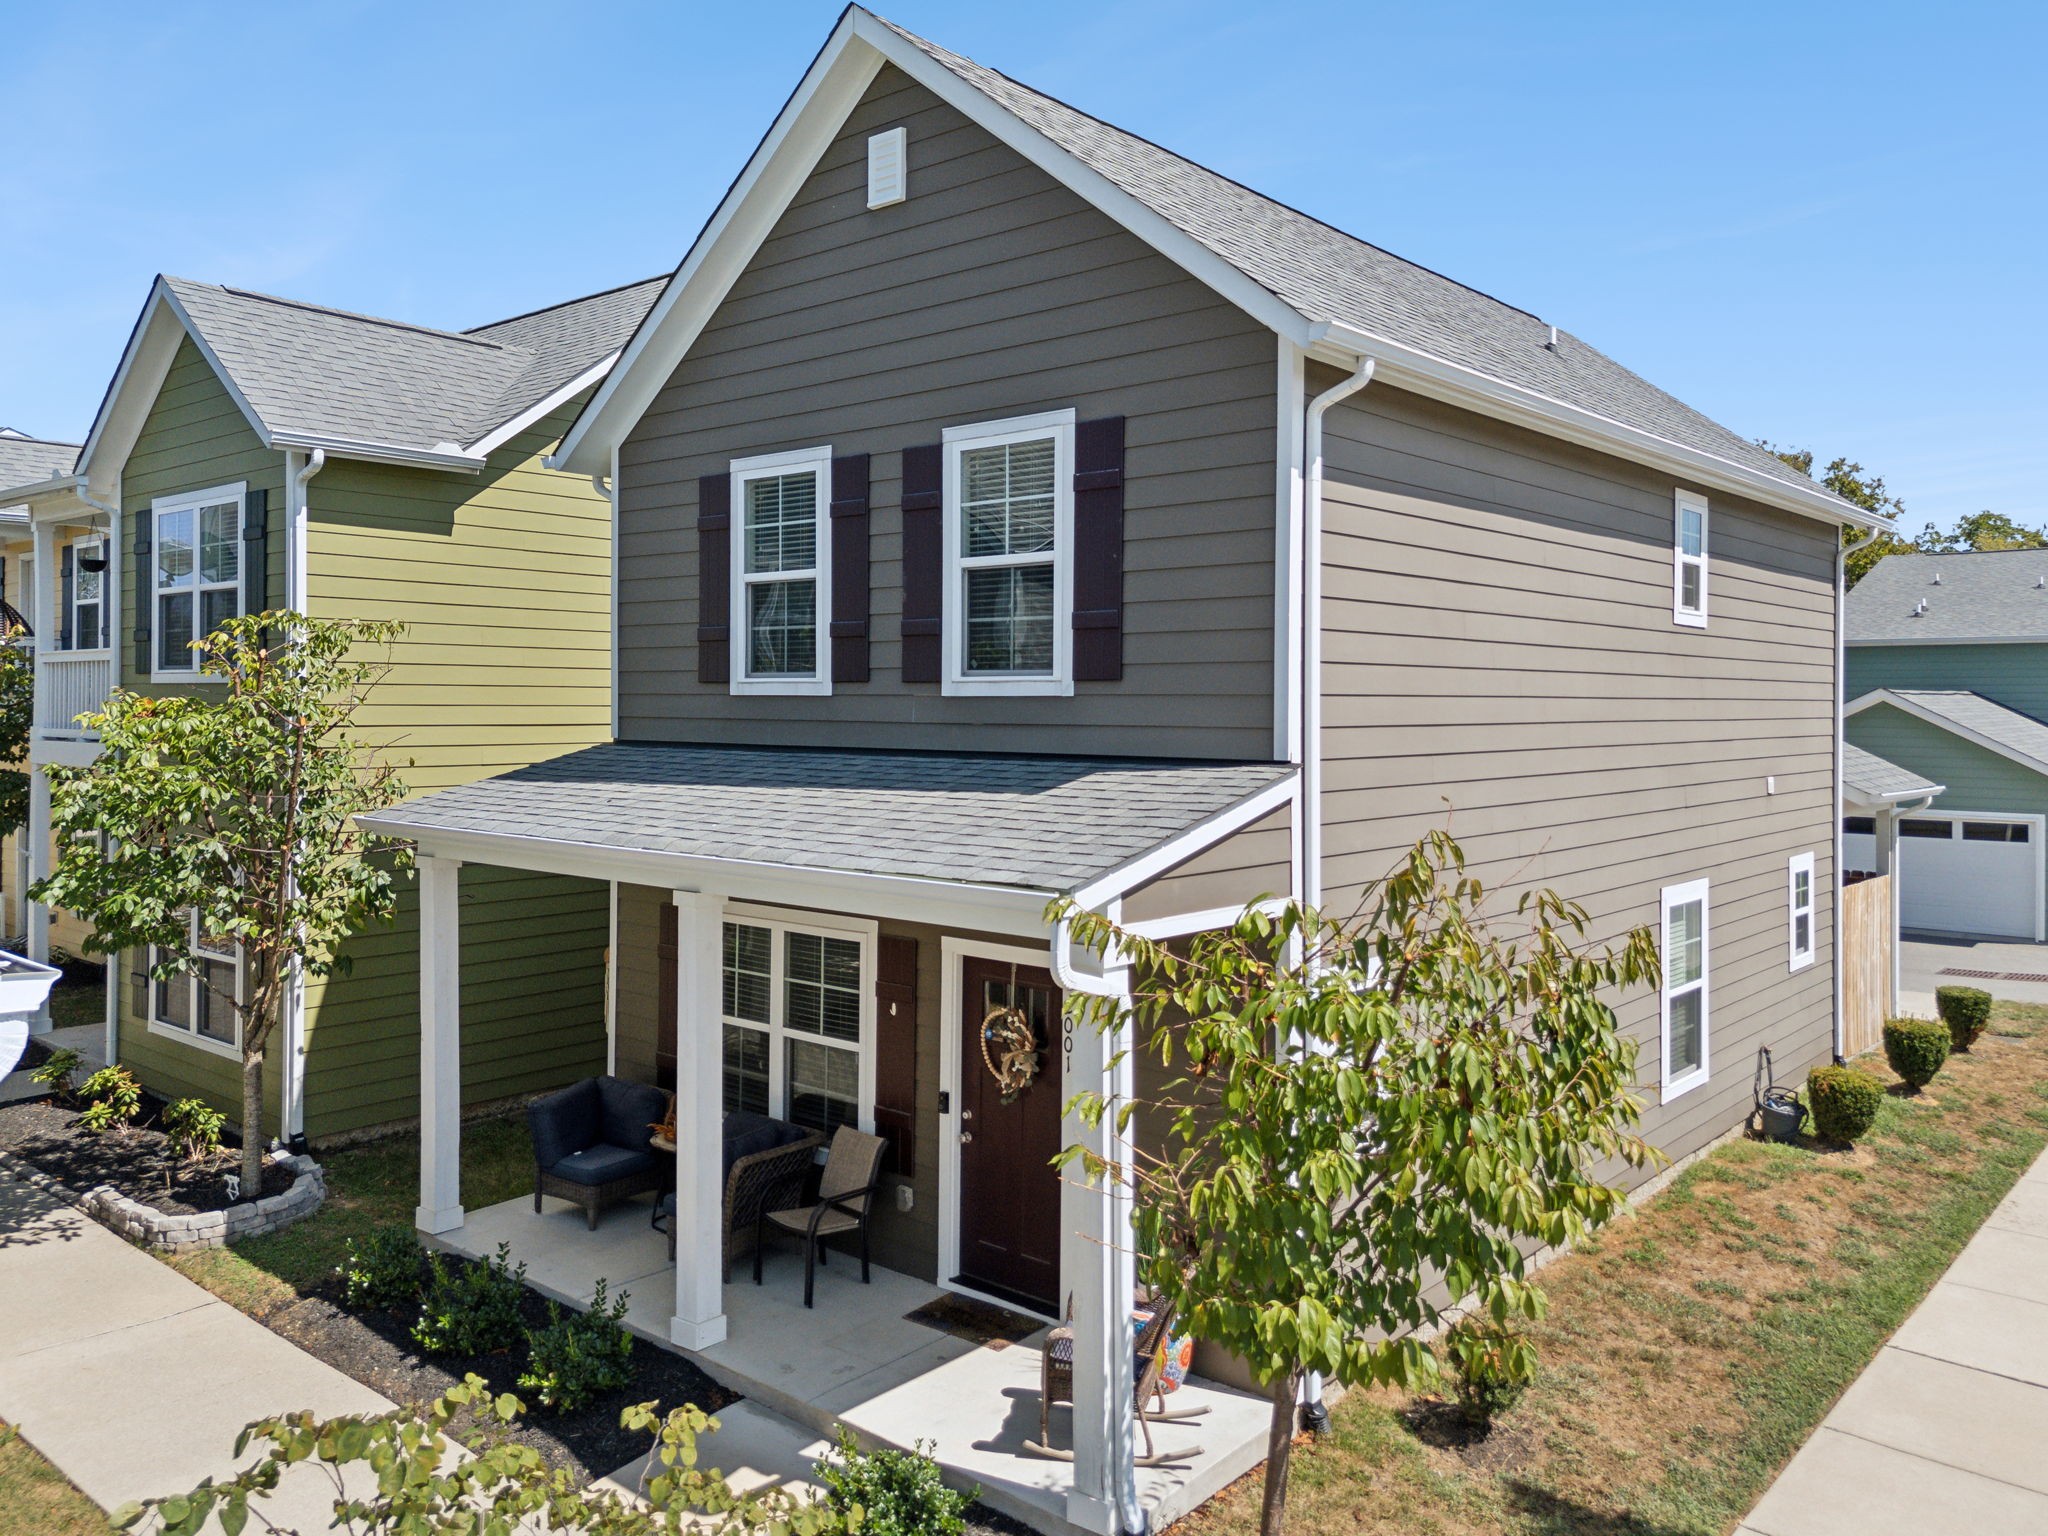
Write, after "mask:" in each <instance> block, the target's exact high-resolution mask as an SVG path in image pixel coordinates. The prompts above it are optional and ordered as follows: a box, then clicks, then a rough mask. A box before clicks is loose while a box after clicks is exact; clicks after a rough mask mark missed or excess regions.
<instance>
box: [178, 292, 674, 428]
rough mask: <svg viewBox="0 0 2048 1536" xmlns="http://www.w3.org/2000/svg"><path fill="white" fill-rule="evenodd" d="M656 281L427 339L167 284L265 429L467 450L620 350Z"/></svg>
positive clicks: (368, 322)
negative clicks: (471, 329)
mask: <svg viewBox="0 0 2048 1536" xmlns="http://www.w3.org/2000/svg"><path fill="white" fill-rule="evenodd" d="M666 281H667V279H666V278H650V279H648V280H647V281H645V282H640V283H632V284H629V285H627V286H626V287H624V288H615V289H611V290H609V291H607V292H605V293H599V294H593V295H591V296H589V297H588V298H583V299H575V300H572V301H570V302H569V303H567V304H560V305H556V306H555V307H553V308H552V309H545V310H541V311H538V312H536V313H534V314H531V315H521V316H519V317H517V318H515V319H511V320H503V321H499V322H498V323H496V324H494V325H487V326H483V327H480V328H479V329H477V330H475V331H468V332H462V331H438V330H434V329H432V328H430V327H427V326H419V325H407V324H404V323H402V322H399V321H395V320H380V319H378V318H376V317H375V316H371V315H358V314H352V313H350V312H348V311H347V310H339V309H326V308H322V307H321V306H319V305H317V304H303V303H299V302H298V301H296V300H292V299H280V298H274V297H272V296H270V295H268V294H261V293H250V292H248V291H246V290H243V289H239V288H223V287H221V286H220V285H218V284H215V283H196V282H192V281H190V280H188V279H185V278H178V277H167V278H165V279H164V282H165V285H166V286H167V287H168V288H169V289H170V291H171V292H172V294H174V295H175V296H176V298H177V300H178V302H179V304H180V305H182V306H183V308H184V310H185V312H186V313H187V314H188V315H189V316H191V319H192V323H193V325H194V326H195V327H196V328H197V329H198V331H199V333H200V335H201V336H202V337H203V338H204V340H205V342H206V345H207V346H208V347H209V348H210V349H211V350H212V352H213V354H214V356H216V357H217V358H219V359H220V363H221V366H222V367H223V368H224V369H226V371H227V373H228V375H229V377H230V379H231V380H232V381H233V383H234V386H235V388H236V389H238V390H240V391H241V394H242V397H243V398H244V399H245V400H247V401H248V402H249V406H250V408H251V409H252V410H254V411H255V413H256V414H257V416H259V417H260V418H261V419H262V421H263V423H264V425H265V426H267V427H268V428H269V429H270V430H271V431H272V432H289V433H306V434H309V435H312V436H315V437H324V438H338V439H345V440H349V441H355V442H364V443H377V444H383V445H386V446H390V447H395V448H412V449H426V450H438V451H442V452H447V451H451V450H453V449H460V448H466V447H468V446H469V445H470V444H472V443H474V442H477V441H478V440H479V439H481V438H483V437H485V436H487V435H488V434H489V433H490V431H491V430H492V429H493V428H494V427H498V426H501V425H502V424H504V423H505V422H507V421H510V420H511V419H512V418H513V417H515V416H517V415H518V414H519V413H520V412H521V411H524V410H526V409H528V408H529V407H531V406H532V405H534V404H535V403H537V402H538V401H541V400H544V399H546V398H547V396H548V395H549V394H551V393H553V392H554V391H555V390H556V389H558V388H560V387H561V386H562V385H564V384H566V383H568V382H569V381H570V380H571V379H573V378H575V377H576V376H577V375H578V374H580V373H583V372H584V371H585V370H587V369H589V368H590V367H591V366H592V365H594V364H596V363H598V362H600V361H602V360H603V359H604V358H605V357H607V356H609V355H610V354H611V353H613V352H616V351H617V350H618V349H619V348H620V347H622V346H624V345H625V343H626V339H627V338H628V337H629V336H631V335H632V334H633V330H634V327H636V326H637V325H639V323H640V320H641V317H642V316H644V315H645V314H646V313H647V310H648V307H649V306H650V305H651V304H653V302H654V299H655V296H656V295H657V294H658V293H659V292H660V291H661V287H662V284H663V283H664V282H666Z"/></svg>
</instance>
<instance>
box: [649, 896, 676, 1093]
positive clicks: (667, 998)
mask: <svg viewBox="0 0 2048 1536" xmlns="http://www.w3.org/2000/svg"><path fill="white" fill-rule="evenodd" d="M654 961H655V964H656V966H657V967H658V968H659V971H660V974H659V976H658V977H657V978H656V980H655V985H654V1081H655V1082H656V1084H658V1085H659V1086H660V1087H663V1088H666V1089H668V1090H669V1092H671V1093H673V1092H675V1086H676V908H675V903H674V902H672V901H665V902H663V903H662V904H661V933H660V936H659V938H658V940H657V941H656V943H655V946H654Z"/></svg>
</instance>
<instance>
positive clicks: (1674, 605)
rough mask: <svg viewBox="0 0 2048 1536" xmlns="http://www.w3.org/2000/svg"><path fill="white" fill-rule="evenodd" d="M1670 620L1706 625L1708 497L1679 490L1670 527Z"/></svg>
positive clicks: (1679, 622) (1697, 625)
mask: <svg viewBox="0 0 2048 1536" xmlns="http://www.w3.org/2000/svg"><path fill="white" fill-rule="evenodd" d="M1671 621H1672V622H1673V623H1674V624H1686V625H1690V626H1692V627H1693V628H1695V629H1705V628H1706V627H1707V498H1706V497H1704V496H1699V495H1695V494H1694V493H1693V492H1691V491H1680V492H1678V494H1677V497H1676V499H1675V502H1674V506H1673V512H1672V527H1671Z"/></svg>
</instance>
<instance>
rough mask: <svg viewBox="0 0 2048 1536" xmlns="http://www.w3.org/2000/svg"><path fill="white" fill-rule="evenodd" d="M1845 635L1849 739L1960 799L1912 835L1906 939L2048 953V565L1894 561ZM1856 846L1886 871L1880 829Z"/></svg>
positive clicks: (1855, 599)
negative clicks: (1975, 942) (1925, 935)
mask: <svg viewBox="0 0 2048 1536" xmlns="http://www.w3.org/2000/svg"><path fill="white" fill-rule="evenodd" d="M1846 626H1847V635H1846V640H1847V647H1848V649H1847V660H1846V666H1845V669H1844V699H1845V705H1846V707H1845V720H1844V724H1843V735H1844V737H1845V738H1846V739H1847V740H1848V741H1849V742H1851V743H1853V744H1854V745H1856V746H1858V747H1861V748H1863V749H1864V750H1865V751H1868V752H1874V753H1876V754H1877V755H1879V756H1880V757H1883V758H1886V759H1888V760H1890V761H1891V762H1893V763H1896V764H1898V765H1899V766H1900V767H1902V768H1907V769H1910V770H1912V771H1913V772H1914V773H1917V774H1920V775H1923V776H1925V777H1926V778H1927V779H1929V780H1932V781H1934V782H1936V783H1939V784H1942V785H1945V786H1946V788H1945V789H1944V791H1943V792H1942V793H1941V794H1940V795H1939V796H1937V797H1936V798H1935V800H1934V802H1933V804H1932V805H1931V806H1930V807H1929V808H1928V809H1927V810H1926V811H1925V812H1923V813H1921V814H1918V815H1915V816H1912V817H1909V818H1908V819H1906V820H1905V821H1904V822H1903V823H1902V824H1901V825H1900V827H1899V833H1900V838H1899V863H1900V890H1899V902H1900V921H1901V924H1902V926H1904V927H1905V928H1907V929H1909V930H1918V931H1921V932H1930V933H1941V934H1954V935H1960V936H1964V937H1969V938H1988V939H2020V940H2033V941H2036V942H2038V941H2041V940H2043V939H2048V910H2044V902H2043V895H2044V890H2048V881H2044V879H2043V857H2044V844H2048V723H2044V722H2048V550H2038V549H2018V550H2000V551H1997V552H1995V553H1985V554H1958V555H1893V556H1891V557H1890V558H1888V559H1886V560H1883V561H1881V562H1880V563H1879V564H1878V565H1877V566H1876V567H1874V568H1873V569H1872V570H1871V572H1870V573H1869V574H1868V575H1867V576H1865V577H1864V578H1863V580H1862V581H1861V582H1859V583H1858V584H1857V586H1856V589H1855V590H1854V591H1853V592H1852V593H1850V595H1849V601H1848V605H1847V615H1846ZM1843 833H1844V843H1843V857H1844V861H1845V866H1846V867H1848V868H1859V867H1860V868H1870V867H1872V866H1871V864H1870V862H1869V860H1870V859H1871V857H1872V856H1873V851H1872V848H1871V845H1870V843H1869V838H1870V835H1871V833H1870V828H1869V827H1868V826H1866V825H1865V824H1864V822H1863V820H1861V819H1858V818H1855V817H1851V818H1850V819H1849V820H1848V821H1847V822H1846V823H1845V825H1844V828H1843ZM1859 860H1862V861H1863V862H1861V863H1859Z"/></svg>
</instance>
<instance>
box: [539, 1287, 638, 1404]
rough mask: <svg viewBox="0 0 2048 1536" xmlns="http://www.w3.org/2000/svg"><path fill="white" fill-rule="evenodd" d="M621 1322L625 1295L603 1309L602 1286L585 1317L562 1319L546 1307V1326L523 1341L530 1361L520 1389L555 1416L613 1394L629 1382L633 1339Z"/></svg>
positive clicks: (553, 1308)
mask: <svg viewBox="0 0 2048 1536" xmlns="http://www.w3.org/2000/svg"><path fill="white" fill-rule="evenodd" d="M625 1320H626V1293H625V1292H624V1291H621V1292H620V1293H619V1299H618V1300H617V1301H614V1302H612V1303H611V1304H610V1305H606V1303H605V1294H604V1281H602V1280H600V1281H598V1282H597V1294H596V1295H595V1296H594V1297H593V1298H592V1299H591V1303H590V1310H589V1311H588V1312H571V1313H569V1314H568V1315H567V1316H564V1315H563V1312H562V1309H561V1308H560V1307H558V1306H556V1305H555V1304H554V1303H553V1302H552V1301H551V1302H549V1303H548V1325H547V1326H546V1327H545V1328H536V1329H534V1330H533V1331H532V1332H531V1333H529V1334H527V1336H526V1344H527V1350H528V1353H529V1356H530V1358H529V1359H528V1360H527V1363H526V1369H525V1370H524V1371H523V1372H521V1373H520V1376H519V1385H521V1386H522V1387H530V1388H532V1389H533V1391H534V1392H535V1393H536V1394H537V1395H538V1396H539V1398H540V1400H541V1401H542V1402H543V1403H545V1404H546V1405H547V1406H548V1407H550V1408H552V1409H554V1410H555V1412H557V1413H573V1412H574V1411H575V1410H576V1409H578V1408H581V1407H582V1406H583V1405H584V1404H585V1403H587V1402H589V1401H590V1400H591V1399H593V1398H596V1397H602V1396H603V1395H604V1394H605V1393H607V1392H616V1391H617V1390H618V1389H619V1388H620V1387H623V1386H624V1385H626V1383H627V1382H629V1381H631V1380H632V1379H633V1336H632V1335H631V1334H630V1333H628V1332H626V1330H625V1328H624V1327H622V1326H621V1325H622V1324H623V1323H624V1322H625Z"/></svg>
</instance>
